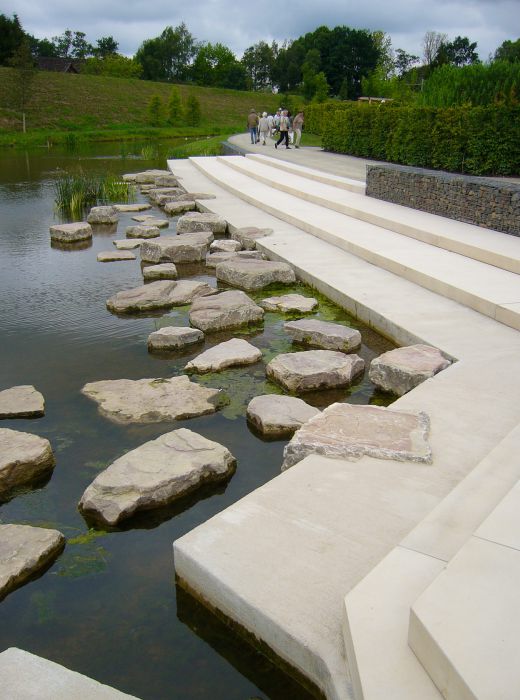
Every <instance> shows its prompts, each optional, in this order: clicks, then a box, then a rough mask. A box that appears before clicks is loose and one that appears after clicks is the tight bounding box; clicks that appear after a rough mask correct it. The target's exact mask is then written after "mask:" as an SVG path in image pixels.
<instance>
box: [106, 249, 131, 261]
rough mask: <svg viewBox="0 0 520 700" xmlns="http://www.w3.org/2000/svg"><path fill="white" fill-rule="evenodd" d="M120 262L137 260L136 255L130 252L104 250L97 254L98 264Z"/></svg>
mask: <svg viewBox="0 0 520 700" xmlns="http://www.w3.org/2000/svg"><path fill="white" fill-rule="evenodd" d="M120 260H135V255H134V254H133V253H130V251H128V250H104V251H102V252H101V253H98V254H97V261H98V262H119V261H120Z"/></svg>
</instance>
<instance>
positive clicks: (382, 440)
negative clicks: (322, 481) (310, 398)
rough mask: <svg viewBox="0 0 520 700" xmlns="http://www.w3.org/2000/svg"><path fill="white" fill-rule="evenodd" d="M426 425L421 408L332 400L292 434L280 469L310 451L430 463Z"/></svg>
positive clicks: (294, 462)
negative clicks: (333, 401) (399, 408)
mask: <svg viewBox="0 0 520 700" xmlns="http://www.w3.org/2000/svg"><path fill="white" fill-rule="evenodd" d="M429 427H430V421H429V418H428V416H427V415H426V414H425V413H423V412H418V413H412V412H405V411H395V410H392V409H389V408H383V407H382V406H356V405H352V404H348V403H335V404H332V406H329V407H328V408H326V409H325V410H324V411H323V412H322V413H321V415H319V416H316V417H315V418H311V419H310V420H309V421H307V423H305V424H304V425H303V426H302V427H301V428H300V429H299V430H298V431H297V432H296V433H295V434H294V437H293V438H292V440H291V441H290V442H289V444H288V445H286V447H285V450H284V463H283V466H282V470H283V469H287V468H289V467H292V466H293V465H294V464H296V463H297V462H300V461H301V460H302V459H304V458H305V457H307V456H308V455H310V454H319V455H323V456H325V457H336V458H340V459H359V458H360V457H361V456H362V455H369V456H371V457H378V458H380V459H395V460H397V461H399V462H403V461H411V462H424V463H426V464H431V461H432V454H431V449H430V446H429V444H428V441H427V438H428V432H429Z"/></svg>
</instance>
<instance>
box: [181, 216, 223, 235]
mask: <svg viewBox="0 0 520 700" xmlns="http://www.w3.org/2000/svg"><path fill="white" fill-rule="evenodd" d="M226 229H227V221H226V220H225V219H223V218H222V217H221V216H219V215H218V214H210V213H209V212H189V213H188V214H185V215H184V216H181V218H180V219H179V220H178V222H177V233H195V232H197V231H212V232H213V233H226Z"/></svg>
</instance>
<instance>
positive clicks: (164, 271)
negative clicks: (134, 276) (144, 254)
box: [143, 263, 178, 281]
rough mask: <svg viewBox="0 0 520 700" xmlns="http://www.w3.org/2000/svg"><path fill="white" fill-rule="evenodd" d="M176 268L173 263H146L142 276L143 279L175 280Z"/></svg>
mask: <svg viewBox="0 0 520 700" xmlns="http://www.w3.org/2000/svg"><path fill="white" fill-rule="evenodd" d="M177 277H178V275H177V268H176V267H175V265H174V264H173V263H160V264H159V265H148V267H145V268H143V278H144V279H145V280H147V281H148V280H176V279H177Z"/></svg>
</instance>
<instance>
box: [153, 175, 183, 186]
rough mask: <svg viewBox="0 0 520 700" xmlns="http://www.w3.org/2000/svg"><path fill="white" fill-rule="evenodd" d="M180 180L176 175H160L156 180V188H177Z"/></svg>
mask: <svg viewBox="0 0 520 700" xmlns="http://www.w3.org/2000/svg"><path fill="white" fill-rule="evenodd" d="M178 184H179V183H178V180H177V178H176V177H175V175H172V174H171V173H168V174H167V175H166V174H165V175H158V176H157V177H156V178H155V186H156V187H170V186H171V187H176V186H177V185H178Z"/></svg>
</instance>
